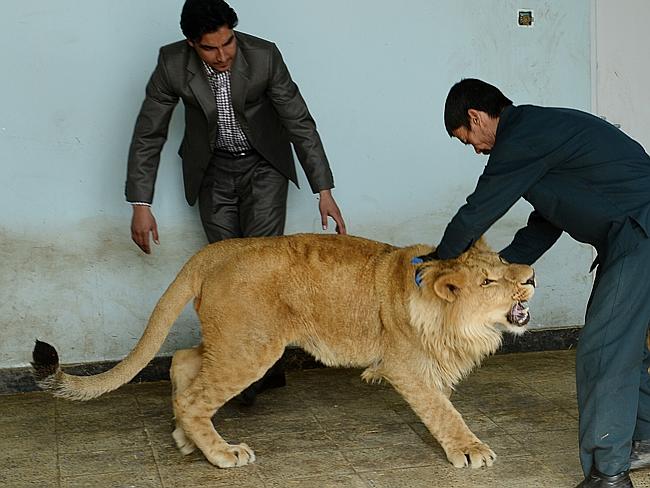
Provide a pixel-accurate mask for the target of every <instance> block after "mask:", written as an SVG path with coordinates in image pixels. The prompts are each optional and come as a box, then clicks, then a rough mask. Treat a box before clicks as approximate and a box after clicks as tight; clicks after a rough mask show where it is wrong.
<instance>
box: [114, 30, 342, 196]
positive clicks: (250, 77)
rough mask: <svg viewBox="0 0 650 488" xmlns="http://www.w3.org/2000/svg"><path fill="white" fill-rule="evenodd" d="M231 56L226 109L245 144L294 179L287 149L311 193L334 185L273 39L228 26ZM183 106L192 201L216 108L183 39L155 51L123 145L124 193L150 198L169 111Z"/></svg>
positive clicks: (186, 170)
mask: <svg viewBox="0 0 650 488" xmlns="http://www.w3.org/2000/svg"><path fill="white" fill-rule="evenodd" d="M235 36H236V39H237V54H236V56H235V59H234V61H233V64H232V68H231V80H230V83H231V92H232V102H233V109H234V111H235V115H236V117H237V120H238V121H239V123H240V125H241V127H242V129H243V131H244V133H245V134H246V137H248V140H249V142H250V143H251V145H252V146H253V147H254V148H255V149H256V150H257V151H258V152H259V153H260V154H261V155H262V156H263V157H264V158H265V159H266V160H267V161H268V162H269V163H271V164H272V165H273V166H274V167H275V168H276V169H277V170H278V171H279V172H281V173H282V174H283V175H285V176H286V177H287V178H288V179H290V180H291V181H293V182H294V183H295V184H296V185H297V184H298V182H297V177H296V169H295V164H294V160H293V154H292V152H291V146H290V142H291V143H293V145H294V149H295V151H296V154H297V156H298V159H299V161H300V163H301V165H302V167H303V170H304V171H305V174H306V176H307V180H308V181H309V184H310V186H311V189H312V191H313V192H314V193H316V192H318V191H320V190H326V189H330V188H333V187H334V181H333V178H332V173H331V171H330V167H329V163H328V161H327V157H326V156H325V151H324V149H323V144H322V143H321V140H320V136H319V135H318V132H317V130H316V124H315V123H314V120H313V119H312V117H311V115H310V114H309V110H308V109H307V105H306V104H305V101H304V100H303V98H302V96H301V95H300V92H299V90H298V87H297V86H296V84H295V83H294V82H293V80H292V79H291V76H290V74H289V71H288V70H287V67H286V65H285V64H284V61H283V60H282V56H281V54H280V51H279V50H278V48H277V47H276V46H275V44H273V43H271V42H269V41H266V40H263V39H259V38H257V37H253V36H251V35H248V34H244V33H241V32H235ZM179 99H181V100H182V101H183V105H184V106H185V134H184V137H183V141H182V143H181V146H180V148H179V151H178V154H179V155H180V156H181V158H182V160H183V180H184V184H185V198H186V199H187V202H188V203H189V204H190V205H193V204H194V203H195V202H196V199H197V195H198V193H199V189H200V187H201V181H202V179H203V175H204V173H205V170H206V168H207V166H208V163H209V161H210V158H211V155H212V151H213V149H214V145H215V141H216V136H217V130H218V127H217V106H216V102H215V99H214V95H213V93H212V90H211V89H210V85H209V84H208V79H207V75H206V74H205V70H204V69H203V65H202V63H201V59H200V58H199V56H198V55H197V54H196V52H195V51H194V49H193V48H192V47H191V46H189V45H188V44H187V42H186V41H184V40H183V41H178V42H175V43H173V44H169V45H167V46H163V47H162V48H161V49H160V53H159V57H158V65H157V66H156V69H155V70H154V72H153V74H152V75H151V78H150V79H149V82H148V84H147V88H146V97H145V99H144V102H143V103H142V108H141V109H140V113H139V115H138V118H137V121H136V124H135V130H134V132H133V139H132V141H131V147H130V149H129V160H128V170H127V179H126V191H125V193H126V199H127V201H129V202H148V203H151V201H152V200H153V194H154V185H155V180H156V174H157V172H158V164H159V162H160V152H161V150H162V147H163V144H164V143H165V140H166V139H167V130H168V126H169V120H170V118H171V115H172V112H173V110H174V108H175V106H176V104H177V103H178V100H179Z"/></svg>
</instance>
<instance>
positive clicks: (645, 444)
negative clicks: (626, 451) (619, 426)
mask: <svg viewBox="0 0 650 488" xmlns="http://www.w3.org/2000/svg"><path fill="white" fill-rule="evenodd" d="M646 468H650V441H634V442H632V453H631V454H630V471H633V470H635V469H646Z"/></svg>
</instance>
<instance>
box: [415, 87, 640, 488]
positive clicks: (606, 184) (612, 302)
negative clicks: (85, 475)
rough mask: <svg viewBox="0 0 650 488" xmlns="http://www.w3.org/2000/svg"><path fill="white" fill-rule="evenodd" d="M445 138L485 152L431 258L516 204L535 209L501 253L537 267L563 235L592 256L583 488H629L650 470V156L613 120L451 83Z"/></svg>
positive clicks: (582, 388) (584, 345)
mask: <svg viewBox="0 0 650 488" xmlns="http://www.w3.org/2000/svg"><path fill="white" fill-rule="evenodd" d="M445 127H446V129H447V132H448V133H449V135H450V136H452V137H456V138H457V139H459V140H460V141H461V142H462V143H464V144H468V145H471V146H473V148H474V150H475V151H476V152H477V153H478V154H489V156H490V157H489V159H488V162H487V165H486V166H485V170H484V171H483V174H482V175H481V176H480V178H479V180H478V183H477V185H476V189H475V190H474V192H473V193H472V194H471V195H470V196H469V197H467V203H466V204H465V205H464V206H463V207H461V208H460V209H459V210H458V212H457V213H456V215H455V216H454V217H453V219H452V220H451V222H450V223H449V225H448V226H447V228H446V230H445V233H444V235H443V237H442V240H441V242H440V244H439V246H438V247H437V249H436V250H435V251H434V252H433V253H432V254H430V255H427V256H423V258H424V259H425V260H426V259H451V258H455V257H457V256H458V255H460V254H461V253H462V252H463V251H465V250H466V249H467V248H469V247H470V246H471V244H472V243H473V242H474V241H475V240H477V239H478V238H479V237H480V236H481V235H482V234H483V233H484V232H485V231H486V230H487V229H488V228H489V227H490V226H491V225H492V224H493V223H494V222H496V221H497V220H498V219H499V218H500V217H501V216H503V215H504V214H505V213H506V211H507V210H508V209H509V208H510V207H511V206H512V205H513V204H514V203H515V202H516V201H517V200H519V199H520V198H522V197H523V198H524V199H526V200H527V201H528V202H529V203H530V204H531V205H532V206H533V208H534V210H533V212H532V213H531V214H530V217H529V219H528V223H527V224H526V226H525V227H523V228H522V229H520V230H519V231H518V232H517V233H516V235H515V237H514V239H513V241H512V243H511V244H510V245H509V246H508V247H506V248H505V249H503V250H502V251H501V253H500V254H501V256H502V257H503V258H504V259H506V260H507V261H510V262H515V263H525V264H532V263H533V262H535V261H536V260H537V259H538V258H539V257H540V256H541V255H542V254H543V253H544V252H545V251H546V250H548V249H549V248H550V247H551V246H552V245H553V244H554V243H555V241H557V239H558V238H559V237H560V235H561V234H562V232H567V233H568V234H569V235H570V236H571V237H573V238H574V239H576V240H578V241H580V242H583V243H588V244H591V245H592V246H593V247H594V248H595V249H596V251H597V252H598V258H597V259H596V262H595V263H594V266H597V273H596V279H595V282H594V286H593V290H592V293H591V297H590V299H589V303H588V306H587V313H586V317H585V325H584V327H583V329H582V331H581V334H580V341H579V344H578V349H577V357H576V383H577V392H578V409H579V413H580V423H579V427H580V461H581V463H582V467H583V470H584V473H585V480H584V481H583V482H582V483H580V484H579V485H578V487H582V488H600V487H619V488H620V487H631V486H632V482H631V480H630V477H629V470H630V469H639V468H645V467H650V375H649V374H648V367H649V366H650V351H648V348H647V345H646V335H647V332H648V323H649V321H650V279H648V276H650V239H648V236H649V234H650V157H649V156H648V154H647V153H646V152H645V151H644V149H643V147H642V146H641V145H640V144H638V143H637V142H635V141H634V140H632V139H631V138H630V137H628V136H627V135H625V134H624V133H623V132H622V131H620V130H619V129H617V128H616V127H614V126H613V125H611V124H609V123H608V122H606V121H604V120H602V119H600V118H598V117H595V116H592V115H589V114H587V113H584V112H580V111H578V110H571V109H563V108H546V107H536V106H532V105H522V106H514V105H513V104H512V102H511V101H510V100H509V99H508V98H506V97H505V96H504V95H503V94H502V93H501V91H500V90H499V89H497V88H496V87H494V86H492V85H489V84H488V83H485V82H483V81H481V80H475V79H465V80H462V81H460V82H458V83H457V84H456V85H454V86H453V87H452V88H451V90H450V92H449V95H448V96H447V101H446V104H445Z"/></svg>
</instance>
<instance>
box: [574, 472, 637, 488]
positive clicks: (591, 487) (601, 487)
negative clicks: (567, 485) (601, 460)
mask: <svg viewBox="0 0 650 488" xmlns="http://www.w3.org/2000/svg"><path fill="white" fill-rule="evenodd" d="M576 488H634V485H633V484H632V480H631V479H630V473H629V471H623V472H622V473H619V474H616V475H614V476H606V475H604V474H602V473H600V472H599V471H598V470H597V469H595V468H592V469H591V473H589V476H587V477H586V478H585V479H584V480H583V481H582V483H580V484H579V485H578V486H576Z"/></svg>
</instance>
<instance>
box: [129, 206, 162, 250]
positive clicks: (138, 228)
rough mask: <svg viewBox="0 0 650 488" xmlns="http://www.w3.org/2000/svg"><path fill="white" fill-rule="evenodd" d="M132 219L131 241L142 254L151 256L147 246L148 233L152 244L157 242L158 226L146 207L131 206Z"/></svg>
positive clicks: (149, 248)
mask: <svg viewBox="0 0 650 488" xmlns="http://www.w3.org/2000/svg"><path fill="white" fill-rule="evenodd" d="M132 207H133V217H132V218H131V239H133V242H135V243H136V244H137V245H138V247H139V248H140V249H142V251H143V252H145V253H147V254H151V247H150V245H149V233H151V234H152V236H153V242H155V243H156V244H160V241H158V225H157V224H156V219H155V218H154V216H153V214H152V213H151V208H150V207H148V206H147V205H133V206H132Z"/></svg>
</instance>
